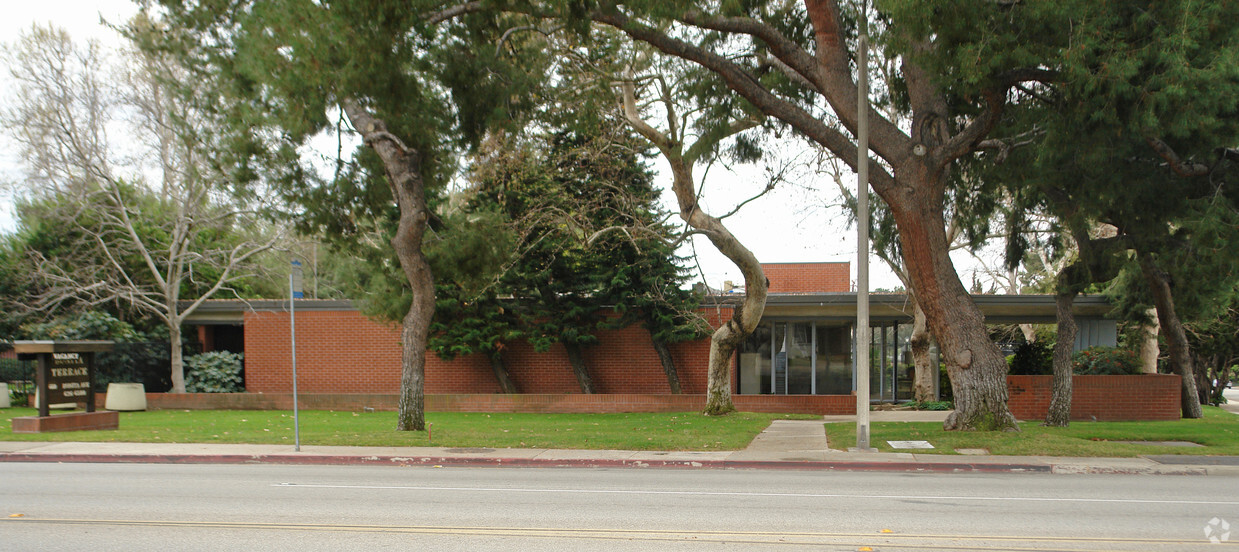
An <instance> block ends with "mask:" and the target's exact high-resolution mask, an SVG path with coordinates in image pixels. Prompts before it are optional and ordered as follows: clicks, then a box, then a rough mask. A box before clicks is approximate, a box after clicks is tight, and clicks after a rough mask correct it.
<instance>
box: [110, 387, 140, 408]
mask: <svg viewBox="0 0 1239 552" xmlns="http://www.w3.org/2000/svg"><path fill="white" fill-rule="evenodd" d="M103 407H104V408H106V409H108V410H116V411H120V412H129V411H135V410H146V387H145V386H143V385H142V384H140V383H109V384H108V398H107V401H106V403H105V404H104V405H103Z"/></svg>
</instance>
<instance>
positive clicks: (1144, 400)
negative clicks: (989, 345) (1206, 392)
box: [1007, 374, 1180, 421]
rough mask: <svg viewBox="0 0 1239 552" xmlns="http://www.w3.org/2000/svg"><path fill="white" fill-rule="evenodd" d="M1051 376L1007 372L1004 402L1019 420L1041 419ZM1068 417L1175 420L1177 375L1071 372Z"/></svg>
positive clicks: (1177, 392) (1046, 402) (1177, 389)
mask: <svg viewBox="0 0 1239 552" xmlns="http://www.w3.org/2000/svg"><path fill="white" fill-rule="evenodd" d="M1052 379H1053V376H1007V393H1008V395H1009V397H1010V399H1009V401H1008V402H1007V406H1008V407H1009V408H1010V409H1011V413H1012V414H1014V415H1015V417H1016V418H1017V419H1020V420H1043V419H1045V413H1046V411H1048V410H1049V408H1050V393H1051V391H1050V383H1051V380H1052ZM1071 387H1072V393H1071V419H1072V420H1079V421H1093V420H1095V421H1134V420H1178V419H1179V414H1180V407H1179V376H1176V375H1170V374H1143V375H1139V376H1075V377H1073V378H1072V379H1071Z"/></svg>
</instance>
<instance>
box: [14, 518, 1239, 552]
mask: <svg viewBox="0 0 1239 552" xmlns="http://www.w3.org/2000/svg"><path fill="white" fill-rule="evenodd" d="M2 522H8V523H36V524H49V525H104V526H117V527H125V526H128V527H176V528H184V529H235V530H260V531H261V530H278V531H324V532H338V533H393V534H424V535H456V536H461V535H470V536H479V537H527V538H550V539H592V540H628V541H675V542H700V543H729V544H753V545H758V544H760V545H788V546H827V545H834V546H849V547H860V546H868V547H881V549H884V550H892V549H893V550H973V551H982V550H1007V551H1017V552H1020V551H1026V552H1044V551H1060V552H1090V551H1096V550H1108V551H1117V552H1147V551H1149V550H1158V549H1164V550H1183V549H1185V548H1186V547H1193V546H1201V545H1206V544H1207V541H1200V540H1190V541H1189V540H1179V539H1132V538H1105V537H1044V536H1010V535H934V534H924V535H921V534H906V533H881V534H878V533H825V532H820V533H819V532H794V533H777V532H768V531H696V530H651V529H589V528H571V527H532V528H522V527H481V526H435V525H350V524H323V523H272V522H241V521H179V520H117V519H69V518H37V517H29V516H26V517H22V518H14V519H6V520H0V523H2ZM1220 544H1221V545H1222V546H1223V547H1225V546H1227V545H1229V546H1231V547H1234V546H1239V542H1237V543H1220ZM1115 546H1125V547H1126V548H1115ZM1217 546H1218V545H1216V544H1215V545H1211V546H1210V549H1217V548H1216V547H1217ZM1154 547H1157V548H1154Z"/></svg>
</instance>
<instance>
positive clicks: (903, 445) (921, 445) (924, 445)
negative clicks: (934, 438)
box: [886, 441, 934, 449]
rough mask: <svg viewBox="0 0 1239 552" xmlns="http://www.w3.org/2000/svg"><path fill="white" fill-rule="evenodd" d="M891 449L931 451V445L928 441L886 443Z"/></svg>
mask: <svg viewBox="0 0 1239 552" xmlns="http://www.w3.org/2000/svg"><path fill="white" fill-rule="evenodd" d="M886 444H888V445H890V446H891V448H893V449H931V448H934V446H933V445H931V444H929V441H887V442H886Z"/></svg>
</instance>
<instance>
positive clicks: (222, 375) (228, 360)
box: [185, 351, 245, 393]
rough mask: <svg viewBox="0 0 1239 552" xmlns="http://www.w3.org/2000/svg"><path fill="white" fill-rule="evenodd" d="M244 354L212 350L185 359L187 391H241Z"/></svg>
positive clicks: (242, 387) (243, 388) (242, 386)
mask: <svg viewBox="0 0 1239 552" xmlns="http://www.w3.org/2000/svg"><path fill="white" fill-rule="evenodd" d="M243 356H244V355H242V354H241V353H229V352H227V351H212V352H209V353H202V354H200V355H194V356H191V357H188V358H186V359H185V391H187V392H189V393H239V392H241V391H244V390H245V387H244V384H243V382H242V379H241V370H242V364H241V360H242V358H243Z"/></svg>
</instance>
